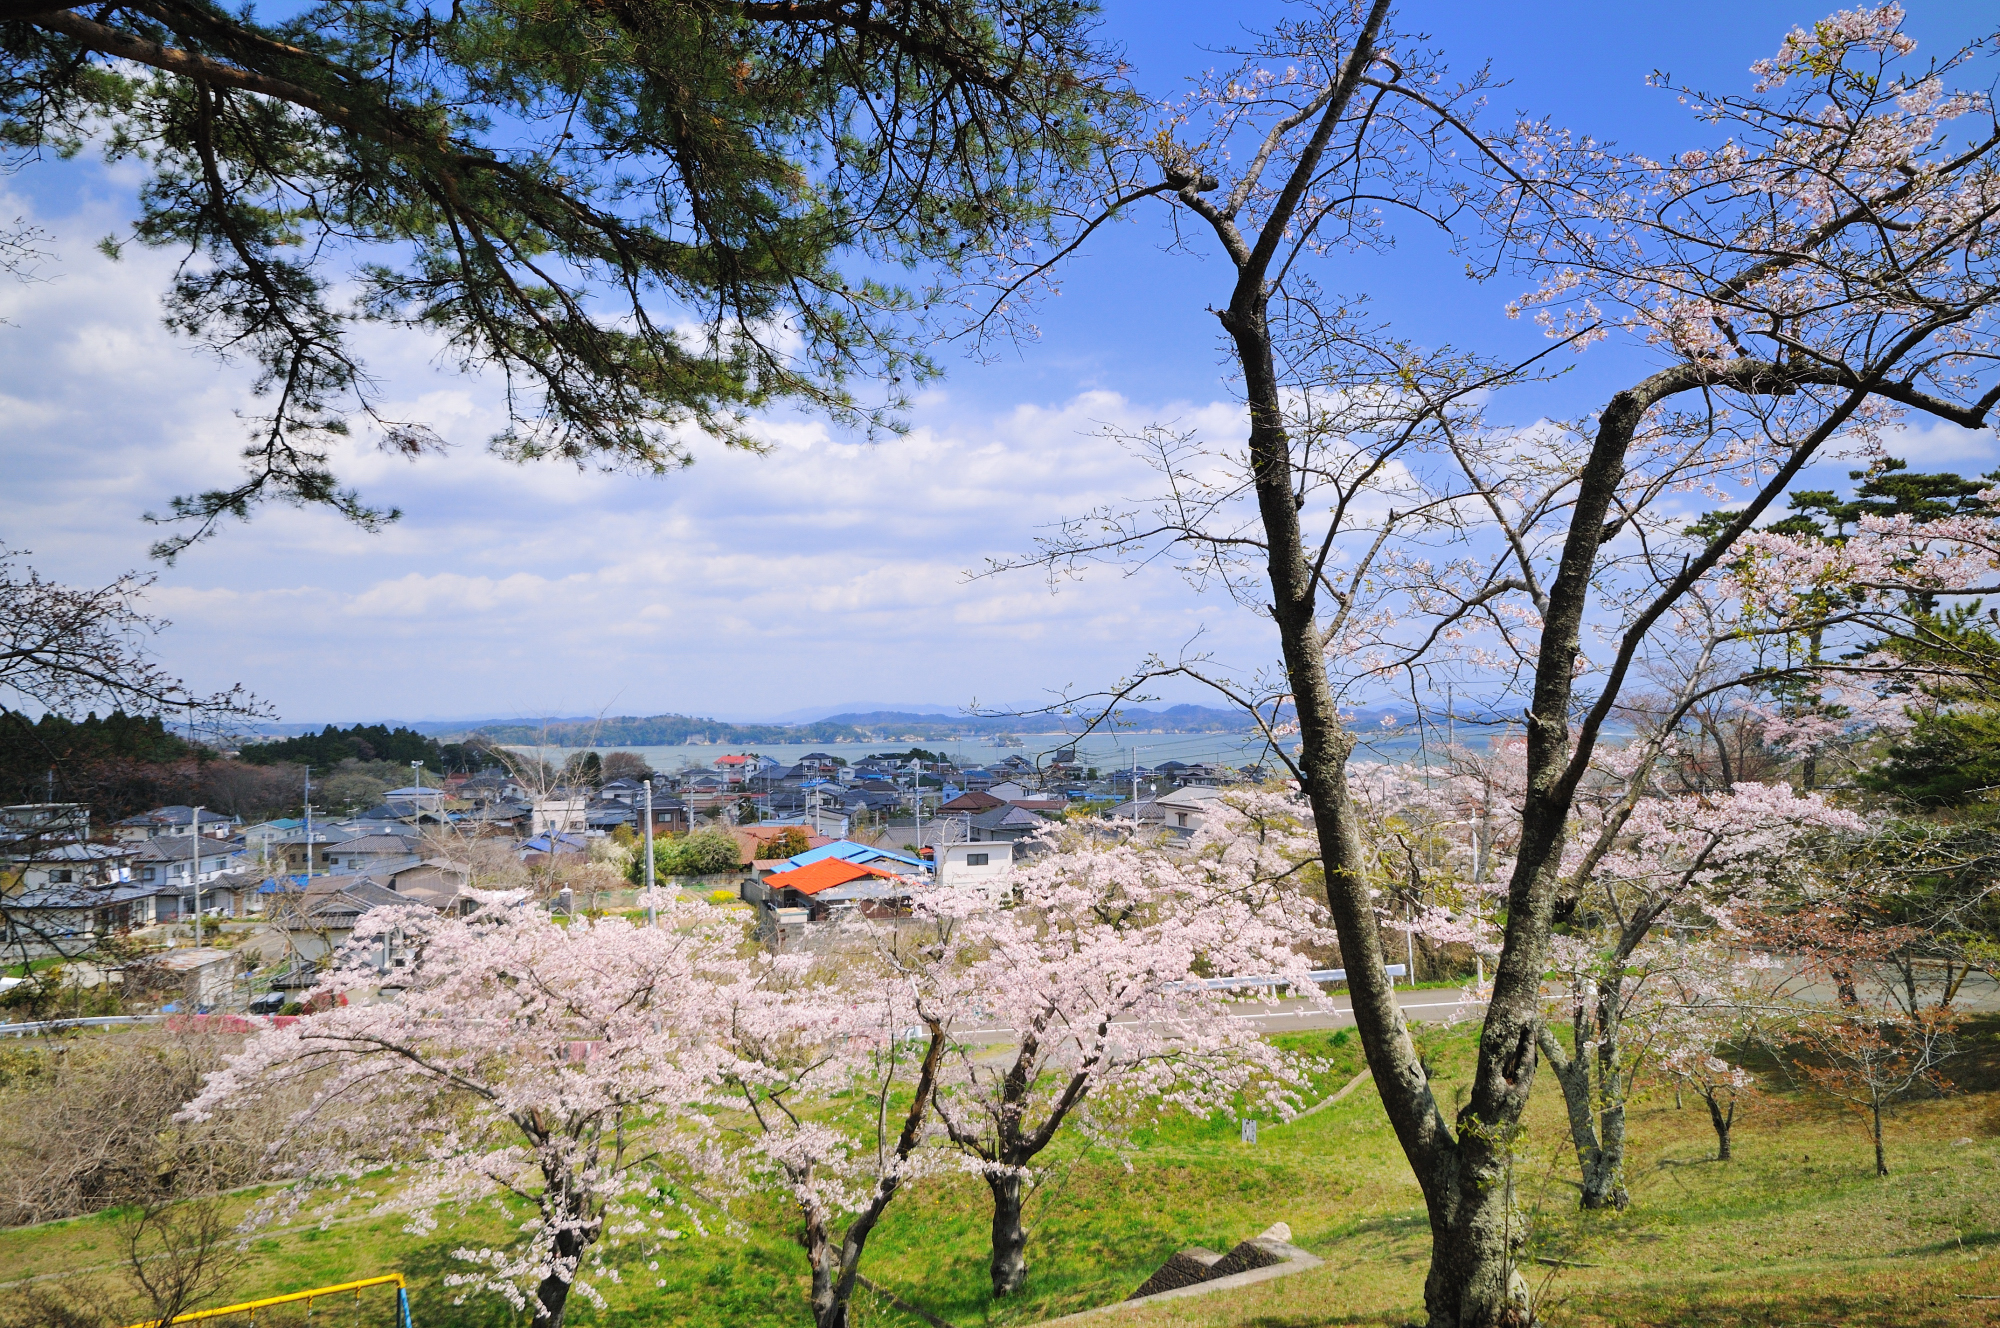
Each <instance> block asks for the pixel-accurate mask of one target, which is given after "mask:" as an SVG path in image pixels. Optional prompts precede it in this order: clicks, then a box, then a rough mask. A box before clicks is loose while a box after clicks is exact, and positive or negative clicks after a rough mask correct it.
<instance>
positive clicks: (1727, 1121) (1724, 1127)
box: [1702, 1093, 1736, 1162]
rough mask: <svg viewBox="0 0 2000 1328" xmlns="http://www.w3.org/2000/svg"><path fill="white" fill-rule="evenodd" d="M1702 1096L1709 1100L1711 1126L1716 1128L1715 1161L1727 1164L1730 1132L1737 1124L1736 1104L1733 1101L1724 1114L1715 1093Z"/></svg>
mask: <svg viewBox="0 0 2000 1328" xmlns="http://www.w3.org/2000/svg"><path fill="white" fill-rule="evenodd" d="M1702 1096H1703V1097H1705V1098H1707V1099H1708V1121H1709V1124H1711V1125H1713V1126H1715V1160H1716V1161H1718V1162H1727V1161H1728V1160H1729V1130H1730V1127H1731V1126H1733V1125H1735V1124H1736V1103H1735V1102H1733V1101H1732V1102H1731V1103H1730V1104H1729V1110H1728V1111H1727V1112H1724V1111H1723V1109H1722V1104H1721V1103H1719V1102H1717V1101H1716V1100H1715V1098H1716V1095H1715V1094H1714V1093H1704V1094H1702Z"/></svg>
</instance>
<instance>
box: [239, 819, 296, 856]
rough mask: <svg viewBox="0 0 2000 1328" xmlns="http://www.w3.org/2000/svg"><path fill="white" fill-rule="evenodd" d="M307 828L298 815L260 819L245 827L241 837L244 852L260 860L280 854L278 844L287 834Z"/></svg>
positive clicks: (293, 833)
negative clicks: (267, 819) (278, 818)
mask: <svg viewBox="0 0 2000 1328" xmlns="http://www.w3.org/2000/svg"><path fill="white" fill-rule="evenodd" d="M305 828H306V823H305V822H304V821H302V820H300V819H299V818H298V817H296V816H288V817H284V818H282V819H280V820H276V821H259V822H257V824H255V825H246V826H244V827H243V831H242V835H241V838H242V840H243V852H244V853H245V854H246V855H247V856H249V857H251V858H253V859H256V860H258V861H263V860H264V859H266V858H273V857H276V856H278V847H277V846H278V844H279V843H280V841H282V840H283V839H284V838H285V836H287V835H295V834H297V833H299V832H300V831H302V830H304V829H305Z"/></svg>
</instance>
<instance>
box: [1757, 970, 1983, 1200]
mask: <svg viewBox="0 0 2000 1328" xmlns="http://www.w3.org/2000/svg"><path fill="white" fill-rule="evenodd" d="M1957 1022H1958V1019H1957V1016H1956V1014H1955V1013H1954V1012H1953V1011H1950V1010H1939V1009H1927V1010H1920V1011H1918V1012H1917V1013H1916V1014H1914V1015H1910V1014H1906V1013H1904V1012H1903V1011H1902V1010H1901V1009H1900V1008H1898V1007H1897V1006H1896V1005H1894V1004H1893V1003H1890V1002H1868V1003H1865V1004H1864V1003H1862V1002H1856V1003H1855V1004H1853V1005H1850V1006H1848V1007H1847V1008H1845V1009H1841V1010H1830V1011H1822V1012H1818V1013H1816V1014H1815V1015H1813V1016H1812V1017H1810V1018H1807V1019H1805V1020H1804V1021H1802V1023H1801V1025H1800V1032H1801V1041H1802V1042H1803V1045H1804V1048H1805V1049H1806V1054H1805V1055H1803V1056H1800V1057H1798V1058H1797V1059H1796V1061H1795V1062H1794V1063H1795V1064H1796V1065H1797V1066H1798V1068H1799V1069H1800V1071H1801V1072H1802V1073H1803V1074H1804V1075H1805V1077H1806V1078H1807V1080H1809V1081H1810V1082H1811V1083H1812V1084H1813V1085H1814V1086H1815V1087H1817V1088H1818V1089H1820V1090H1821V1091H1822V1092H1825V1093H1828V1094H1830V1095H1832V1096H1833V1097H1836V1098H1838V1099H1840V1100H1841V1101H1842V1102H1845V1103H1848V1104H1849V1105H1851V1106H1853V1107H1856V1108H1858V1109H1860V1110H1861V1111H1862V1112H1864V1113H1865V1114H1866V1115H1867V1117H1868V1133H1869V1138H1870V1139H1871V1140H1872V1141H1873V1142H1874V1145H1875V1174H1876V1175H1877V1176H1886V1175H1888V1174H1889V1163H1888V1158H1887V1154H1886V1153H1885V1152H1884V1149H1883V1143H1882V1119H1883V1116H1884V1115H1885V1114H1886V1113H1887V1112H1888V1111H1889V1110H1890V1109H1891V1107H1892V1105H1893V1104H1894V1103H1895V1102H1896V1101H1897V1100H1899V1099H1901V1098H1903V1097H1905V1096H1907V1095H1908V1094H1910V1093H1912V1092H1914V1091H1917V1090H1919V1089H1928V1090H1930V1091H1932V1092H1938V1093H1941V1092H1943V1091H1944V1090H1946V1089H1948V1088H1949V1087H1950V1086H1951V1085H1950V1082H1949V1081H1948V1080H1946V1079H1945V1077H1944V1076H1943V1074H1942V1073H1941V1068H1942V1066H1943V1064H1944V1062H1945V1061H1946V1060H1947V1059H1949V1058H1950V1057H1951V1056H1952V1054H1953V1053H1954V1052H1955V1051H1956V1050H1957V1042H1956V1037H1955V1030H1956V1025H1957Z"/></svg>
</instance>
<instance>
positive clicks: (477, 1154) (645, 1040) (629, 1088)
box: [187, 894, 741, 1328]
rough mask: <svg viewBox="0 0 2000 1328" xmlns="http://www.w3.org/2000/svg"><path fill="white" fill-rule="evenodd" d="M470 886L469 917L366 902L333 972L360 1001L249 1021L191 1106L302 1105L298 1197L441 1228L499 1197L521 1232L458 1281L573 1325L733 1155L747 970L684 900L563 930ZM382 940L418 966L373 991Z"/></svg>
mask: <svg viewBox="0 0 2000 1328" xmlns="http://www.w3.org/2000/svg"><path fill="white" fill-rule="evenodd" d="M475 897H477V898H479V899H480V901H481V906H480V908H479V909H478V911H476V912H475V913H473V914H471V915H469V916H466V917H441V916H439V915H437V914H435V913H433V912H431V911H430V910H427V909H417V908H410V909H377V910H373V911H371V912H370V913H368V914H366V915H364V917H363V918H362V919H361V922H360V924H359V925H357V927H356V928H355V933H354V940H353V943H352V944H351V945H350V946H349V947H348V949H347V950H346V951H345V952H344V953H345V961H344V963H343V964H342V966H340V967H339V968H338V969H337V970H336V971H335V972H334V973H333V974H332V975H331V976H330V977H329V978H328V980H327V982H326V983H325V984H324V985H323V986H322V988H321V989H320V990H321V992H323V993H325V994H327V995H339V994H351V995H352V998H353V999H351V1000H350V1002H349V1003H347V1004H344V1005H343V1004H335V1005H333V1006H332V1007H331V1008H327V1009H324V1010H322V1011H321V1012H319V1013H317V1014H312V1015H309V1016H306V1017H303V1018H301V1019H299V1020H298V1021H297V1022H295V1023H292V1024H290V1025H289V1026H286V1027H283V1028H269V1029H266V1030H265V1031H263V1032H261V1033H259V1034H257V1035H256V1036H255V1037H253V1038H251V1039H250V1041H249V1042H248V1043H247V1044H246V1045H245V1046H244V1048H243V1050H242V1052H241V1053H240V1054H238V1055H237V1056H236V1057H234V1058H233V1059H232V1060H231V1061H230V1062H229V1064H228V1066H227V1068H226V1069H224V1070H222V1071H221V1072H220V1073H218V1074H216V1075H214V1076H212V1077H211V1078H210V1079H209V1081H208V1083H207V1085H206V1086H205V1087H204V1088H203V1090H202V1092H201V1094H200V1096H198V1097H197V1098H196V1099H195V1100H194V1101H193V1102H192V1103H190V1104H189V1106H188V1108H187V1114H188V1115H189V1116H190V1117H192V1118H194V1119H197V1120H200V1119H206V1118H208V1117H211V1116H214V1115H217V1114H220V1113H223V1112H227V1111H231V1110H234V1109H239V1108H242V1107H245V1106H248V1105H250V1104H253V1103H257V1102H260V1101H280V1102H289V1101H295V1102H298V1103H299V1104H300V1106H299V1109H298V1110H297V1112H296V1113H295V1114H293V1115H292V1117H291V1118H290V1120H289V1122H288V1125H287V1128H286V1131H285V1135H284V1138H283V1139H282V1140H281V1141H280V1143H281V1144H282V1145H283V1146H285V1147H286V1148H287V1149H288V1150H289V1151H288V1153H287V1156H290V1157H292V1158H293V1159H295V1160H294V1161H293V1162H292V1163H291V1166H292V1169H293V1170H294V1172H295V1173H296V1174H297V1176H298V1177H299V1180H300V1184H299V1185H298V1186H297V1187H295V1188H294V1190H293V1192H292V1196H291V1197H292V1202H293V1204H294V1205H295V1206H296V1205H297V1204H300V1203H304V1202H306V1201H307V1199H308V1197H309V1196H310V1195H311V1194H313V1193H315V1192H320V1191H325V1190H332V1191H334V1192H335V1193H336V1194H337V1196H338V1197H339V1198H341V1199H342V1200H348V1199H354V1198H364V1199H365V1198H371V1197H372V1198H375V1199H377V1200H378V1201H379V1202H380V1204H381V1205H382V1206H383V1207H384V1208H385V1209H391V1210H396V1211H401V1212H403V1213H406V1214H407V1215H408V1216H409V1220H410V1226H409V1229H410V1230H412V1231H416V1232H427V1231H431V1230H433V1229H435V1228H436V1226H437V1224H438V1220H439V1213H440V1210H448V1209H450V1208H454V1207H459V1206H463V1205H466V1204H470V1203H473V1202H476V1201H480V1200H491V1201H493V1205H494V1210H495V1212H496V1213H497V1214H499V1215H500V1218H501V1220H502V1221H503V1222H504V1223H505V1224H506V1225H507V1226H508V1227H509V1228H511V1230H512V1233H513V1236H512V1239H511V1241H509V1242H507V1243H505V1244H502V1245H500V1246H495V1247H485V1246H482V1247H480V1248H477V1249H474V1248H471V1247H467V1248H463V1249H460V1250H457V1251H456V1252H455V1253H456V1255H457V1257H458V1258H459V1259H460V1260H461V1261H462V1262H463V1264H464V1265H465V1267H464V1270H463V1271H460V1272H456V1273H453V1274H451V1275H449V1276H448V1277H447V1278H446V1284H447V1285H449V1286H458V1287H464V1288H468V1289H480V1290H485V1291H489V1292H494V1293H497V1294H499V1295H501V1296H504V1297H505V1298H506V1299H507V1300H508V1302H509V1303H510V1304H512V1305H513V1306H514V1307H515V1308H516V1309H522V1308H527V1307H530V1306H532V1309H533V1322H534V1324H535V1328H560V1325H561V1324H562V1322H563V1317H564V1312H565V1309H566V1307H567V1305H568V1302H569V1297H570V1294H571V1292H572V1291H575V1292H578V1293H580V1294H582V1295H583V1296H585V1297H586V1298H587V1299H589V1300H591V1301H592V1302H593V1303H595V1304H598V1305H600V1306H601V1305H602V1304H603V1303H604V1302H603V1297H602V1294H601V1293H600V1292H599V1290H598V1287H597V1283H598V1282H599V1281H600V1280H608V1281H611V1282H614V1283H615V1282H617V1281H619V1280H620V1279H621V1278H622V1276H623V1274H622V1272H621V1270H620V1268H619V1266H618V1264H619V1258H620V1256H619V1255H617V1254H609V1257H607V1254H608V1253H609V1251H610V1250H617V1249H619V1248H620V1247H622V1246H631V1247H632V1248H633V1249H635V1250H636V1251H637V1252H638V1253H640V1254H646V1253H651V1252H654V1251H656V1250H657V1249H658V1248H659V1247H660V1246H661V1245H663V1244H665V1243H666V1242H669V1241H672V1240H674V1239H676V1238H677V1237H678V1235H679V1234H680V1228H681V1226H682V1225H685V1224H689V1223H698V1222H699V1220H700V1219H699V1215H698V1213H697V1212H696V1209H695V1207H694V1206H693V1204H692V1201H691V1198H690V1196H691V1194H692V1191H691V1190H690V1189H689V1188H688V1178H689V1177H690V1176H691V1175H700V1174H703V1173H705V1172H708V1171H710V1170H713V1169H714V1168H715V1167H717V1166H719V1165H720V1164H719V1161H718V1155H717V1154H716V1153H715V1150H714V1148H713V1137H712V1133H713V1132H712V1130H711V1129H710V1128H709V1122H708V1117H707V1116H706V1115H704V1114H703V1112H704V1108H707V1107H710V1106H712V1105H714V1104H715V1102H716V1101H717V1097H718V1093H719V1085H720V1083H721V1079H720V1071H719V1069H718V1057H717V1056H716V1053H715V1046H716V1043H715V1039H714V1036H713V1034H714V1025H715V1006H714V1004H713V1002H712V1001H711V1000H709V999H708V998H707V997H708V994H709V993H711V992H713V991H715V990H717V989H718V988H726V987H727V986H728V985H730V984H731V983H733V982H734V981H735V980H736V979H737V977H738V976H739V972H738V971H739V969H740V961H739V960H738V959H737V958H736V957H735V951H736V949H737V947H738V945H739V944H740V941H741V935H740V928H739V927H738V926H737V925H736V924H735V923H733V922H732V921H730V920H729V919H727V918H726V917H725V916H724V915H723V914H721V913H720V912H718V911H715V910H711V909H709V908H707V907H706V906H705V905H700V904H691V903H687V902H684V901H681V900H679V899H671V898H662V899H660V900H658V901H656V908H657V910H658V915H659V924H660V925H658V926H657V927H640V926H634V925H631V924H630V923H627V922H625V921H623V920H620V919H616V918H608V919H603V920H598V921H589V920H584V919H576V920H573V921H571V922H570V923H569V924H568V925H567V926H558V925H557V924H556V923H555V922H554V921H552V920H551V919H550V918H549V916H548V915H547V914H546V913H545V912H543V911H542V910H541V909H539V908H535V907H533V906H531V905H528V904H526V903H525V902H524V901H523V900H522V898H521V896H520V895H518V894H486V895H476V896H475ZM385 947H386V948H387V949H388V950H389V951H390V952H391V953H392V954H393V953H395V952H397V951H401V950H405V949H407V951H408V954H409V964H408V967H407V970H406V971H405V972H403V973H402V974H401V976H400V977H398V978H397V979H396V980H397V981H399V982H400V983H401V987H400V990H397V991H393V992H388V993H385V998H384V999H372V997H373V995H374V993H375V990H376V989H377V988H378V987H380V986H381V985H382V984H383V983H384V982H385V980H387V979H385V976H384V974H383V973H381V972H380V971H378V968H377V966H376V963H375V962H374V960H375V959H376V958H377V957H378V956H379V955H380V954H381V953H382V951H383V949H384V948H385ZM383 1168H391V1169H393V1172H394V1175H393V1177H392V1178H389V1179H387V1180H386V1181H385V1180H383V1179H379V1178H376V1177H375V1176H374V1173H376V1172H378V1171H380V1170H381V1169H383ZM510 1205H512V1206H510ZM520 1208H525V1210H526V1215H525V1216H517V1213H518V1212H519V1209H520Z"/></svg>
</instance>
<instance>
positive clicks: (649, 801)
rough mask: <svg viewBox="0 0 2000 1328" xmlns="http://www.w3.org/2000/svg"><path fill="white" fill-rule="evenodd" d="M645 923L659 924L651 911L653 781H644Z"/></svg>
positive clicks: (650, 925) (649, 925) (649, 924)
mask: <svg viewBox="0 0 2000 1328" xmlns="http://www.w3.org/2000/svg"><path fill="white" fill-rule="evenodd" d="M645 797H646V925H647V926H648V927H655V926H658V925H659V918H658V917H657V916H656V915H655V914H654V912H653V781H652V780H650V779H649V780H647V781H646V789H645Z"/></svg>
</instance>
